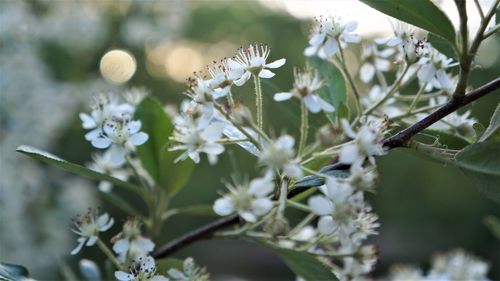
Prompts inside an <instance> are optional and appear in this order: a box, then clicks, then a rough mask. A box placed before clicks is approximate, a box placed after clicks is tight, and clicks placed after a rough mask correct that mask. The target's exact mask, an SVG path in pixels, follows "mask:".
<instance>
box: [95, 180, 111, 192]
mask: <svg viewBox="0 0 500 281" xmlns="http://www.w3.org/2000/svg"><path fill="white" fill-rule="evenodd" d="M97 187H98V188H99V190H100V191H102V192H105V193H109V192H111V190H112V189H113V184H111V183H110V182H107V181H101V182H99V185H98V186H97Z"/></svg>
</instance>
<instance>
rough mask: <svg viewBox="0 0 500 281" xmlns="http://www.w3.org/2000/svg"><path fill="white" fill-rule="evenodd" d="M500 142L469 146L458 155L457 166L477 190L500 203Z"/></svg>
mask: <svg viewBox="0 0 500 281" xmlns="http://www.w3.org/2000/svg"><path fill="white" fill-rule="evenodd" d="M499 155H500V142H481V143H476V144H472V145H470V146H467V147H466V148H464V149H463V150H462V151H460V152H459V153H458V154H457V155H456V157H455V158H456V164H457V165H458V166H459V167H460V169H461V170H462V171H463V172H464V174H465V175H466V176H467V177H469V178H470V179H471V181H472V183H473V184H474V186H475V187H476V188H478V189H479V190H480V191H481V192H483V193H484V194H486V196H488V197H489V198H491V199H493V200H494V201H495V202H497V203H500V157H499Z"/></svg>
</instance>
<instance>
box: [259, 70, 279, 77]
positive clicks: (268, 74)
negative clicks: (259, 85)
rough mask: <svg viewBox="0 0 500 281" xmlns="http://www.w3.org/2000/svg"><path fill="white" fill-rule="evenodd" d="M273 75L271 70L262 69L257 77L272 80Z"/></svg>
mask: <svg viewBox="0 0 500 281" xmlns="http://www.w3.org/2000/svg"><path fill="white" fill-rule="evenodd" d="M274 75H276V74H274V73H273V72H272V71H271V70H269V69H262V70H261V71H260V73H259V77H260V78H273V77H274Z"/></svg>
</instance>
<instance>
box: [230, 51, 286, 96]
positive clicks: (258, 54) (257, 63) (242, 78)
mask: <svg viewBox="0 0 500 281" xmlns="http://www.w3.org/2000/svg"><path fill="white" fill-rule="evenodd" d="M269 52H270V49H269V47H268V46H267V45H262V44H260V45H257V44H255V45H250V46H249V47H248V48H240V49H239V50H238V54H237V55H236V56H235V57H233V58H231V59H228V61H227V65H228V66H229V69H230V70H229V72H230V73H231V76H232V77H234V78H235V77H239V78H238V79H237V80H235V81H234V84H236V86H242V85H243V84H245V82H246V81H248V79H250V76H252V75H256V76H258V77H260V78H272V77H273V76H274V75H275V74H274V73H273V72H272V71H271V70H269V69H270V68H271V69H273V68H278V67H281V66H283V65H284V64H285V62H286V59H279V60H276V61H273V62H271V63H266V60H267V57H268V56H269Z"/></svg>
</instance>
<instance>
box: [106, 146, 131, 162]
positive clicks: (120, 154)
mask: <svg viewBox="0 0 500 281" xmlns="http://www.w3.org/2000/svg"><path fill="white" fill-rule="evenodd" d="M126 154H127V151H126V149H125V148H124V147H123V146H120V145H116V144H114V145H112V146H111V148H110V149H109V161H111V163H113V164H116V163H123V161H125V160H124V159H125V155H126Z"/></svg>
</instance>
